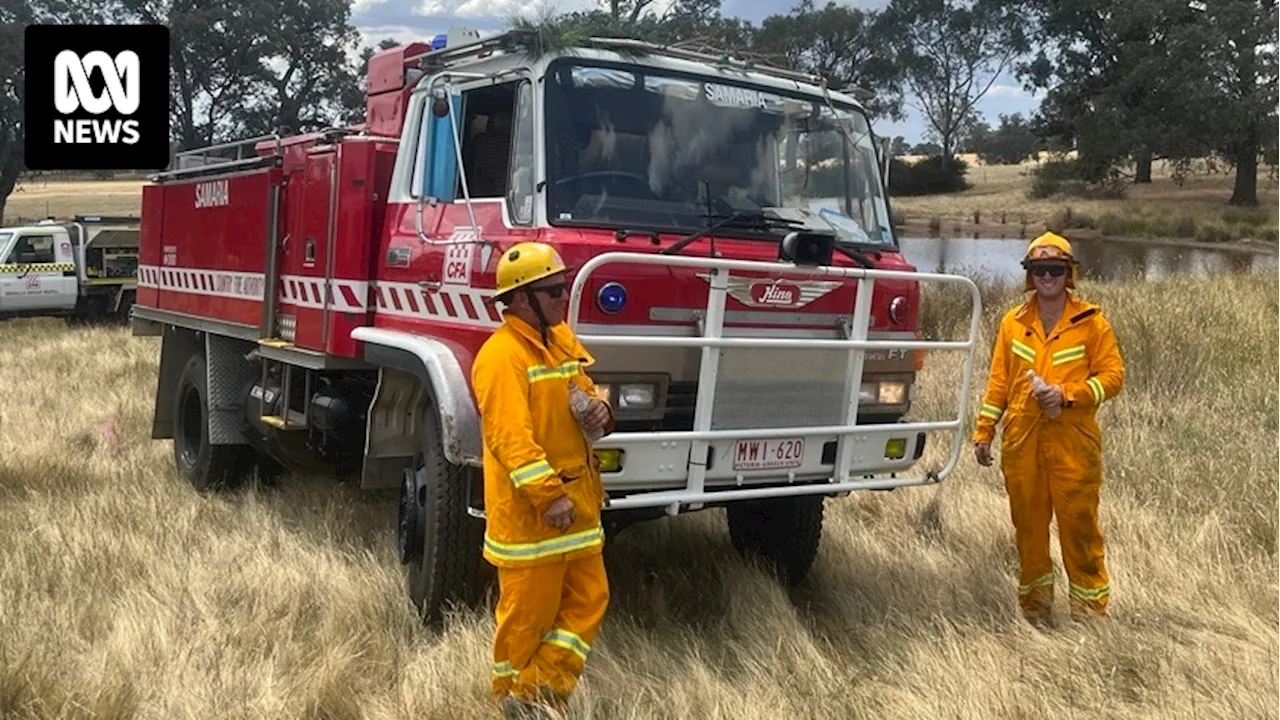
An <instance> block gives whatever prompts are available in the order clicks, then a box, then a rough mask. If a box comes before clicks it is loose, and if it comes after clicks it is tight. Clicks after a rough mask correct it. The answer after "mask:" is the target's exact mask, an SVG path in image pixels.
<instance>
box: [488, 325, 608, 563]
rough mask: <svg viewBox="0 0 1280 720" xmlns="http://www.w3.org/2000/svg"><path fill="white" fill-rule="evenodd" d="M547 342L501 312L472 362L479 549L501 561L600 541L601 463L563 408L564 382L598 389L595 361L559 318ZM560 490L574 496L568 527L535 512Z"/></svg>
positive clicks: (565, 555)
mask: <svg viewBox="0 0 1280 720" xmlns="http://www.w3.org/2000/svg"><path fill="white" fill-rule="evenodd" d="M548 340H549V342H550V345H551V346H550V347H544V346H543V345H542V337H541V336H540V334H539V333H538V331H537V330H536V329H534V328H533V327H532V326H531V325H529V324H528V323H526V322H524V321H523V320H521V319H519V318H517V317H515V316H514V315H511V314H510V313H507V314H505V322H504V323H503V324H502V325H501V326H500V327H499V328H498V329H497V330H496V331H495V332H494V333H493V335H492V336H490V337H489V339H488V340H486V341H485V343H484V345H483V346H481V348H480V352H479V353H477V354H476V357H475V361H474V363H473V364H472V370H471V382H472V389H473V391H474V393H475V397H476V402H477V405H478V407H479V411H480V422H481V429H482V432H483V435H484V505H485V515H486V517H487V520H486V523H485V537H484V557H485V558H486V559H487V560H488V561H489V562H490V563H492V564H494V565H496V566H498V567H530V566H534V565H541V564H545V563H549V562H554V561H559V560H569V559H572V558H574V557H578V556H582V555H587V554H591V553H598V552H601V550H602V548H603V545H604V531H603V529H602V527H601V525H600V510H601V507H602V506H603V504H604V485H603V483H602V482H601V479H600V463H599V461H598V460H597V459H596V457H595V453H594V452H593V450H592V448H591V447H590V445H589V443H588V442H587V439H586V437H584V436H583V434H582V428H581V426H580V425H579V424H578V420H577V418H576V417H574V415H573V412H572V410H571V409H570V406H569V384H570V382H573V383H576V384H577V386H578V387H580V388H582V389H583V390H585V391H586V392H587V393H588V394H589V395H591V396H592V397H598V394H597V393H596V387H595V383H593V382H592V381H591V378H590V377H588V376H587V374H586V372H585V368H587V367H590V366H591V365H592V364H594V362H595V359H594V358H592V357H591V355H590V353H588V352H587V351H586V349H585V348H584V347H583V346H582V344H581V343H580V342H579V341H578V339H577V337H576V336H575V335H574V334H573V331H572V330H571V329H570V328H569V326H568V325H567V324H565V323H561V324H560V325H557V326H556V327H554V328H552V329H551V330H550V331H549V332H548ZM612 426H613V420H612V413H611V416H610V421H609V426H608V427H607V428H606V429H607V430H609V431H612V429H613V428H612ZM561 495H567V496H568V497H569V498H570V499H571V500H572V501H573V509H574V521H573V525H572V526H570V528H569V530H568V531H567V532H561V531H560V530H558V529H556V528H554V527H552V526H550V525H548V524H546V522H544V521H543V519H542V515H543V513H544V512H546V510H547V508H548V507H550V506H551V503H552V502H553V501H554V500H555V499H556V498H558V497H560V496H561Z"/></svg>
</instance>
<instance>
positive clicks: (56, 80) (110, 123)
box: [53, 50, 142, 145]
mask: <svg viewBox="0 0 1280 720" xmlns="http://www.w3.org/2000/svg"><path fill="white" fill-rule="evenodd" d="M94 70H97V71H99V72H101V73H102V77H103V79H104V80H105V81H106V87H105V88H103V91H102V93H101V94H98V93H95V92H94V91H93V86H92V85H90V84H89V76H90V74H91V73H92V72H93V71H94ZM141 72H142V70H141V68H140V67H139V61H138V54H137V53H135V52H133V51H132V50H123V51H121V52H120V53H119V54H117V55H116V56H115V59H114V60H113V59H112V58H111V56H110V55H108V54H106V53H105V52H103V51H101V50H94V51H92V52H89V53H87V54H85V55H84V56H83V57H81V56H80V55H78V54H76V53H75V52H72V51H71V50H63V51H62V52H60V53H58V55H57V57H55V58H54V59H53V102H54V107H56V108H57V110H58V112H60V113H62V114H63V115H71V114H73V113H75V112H76V111H77V110H80V109H83V110H84V111H85V112H88V113H91V114H93V115H101V114H103V113H105V112H106V111H108V110H111V109H113V108H114V109H115V111H116V112H117V113H119V114H121V115H132V114H134V113H135V112H137V110H138V105H139V104H140V103H141V97H140V93H139V89H140V87H141ZM138 140H139V135H138V121H137V120H123V119H118V118H117V119H114V120H100V119H83V118H82V119H77V120H69V119H60V120H55V121H54V130H53V141H54V142H56V143H78V144H86V143H92V144H101V143H119V142H123V143H125V144H128V145H133V144H135V143H137V142H138Z"/></svg>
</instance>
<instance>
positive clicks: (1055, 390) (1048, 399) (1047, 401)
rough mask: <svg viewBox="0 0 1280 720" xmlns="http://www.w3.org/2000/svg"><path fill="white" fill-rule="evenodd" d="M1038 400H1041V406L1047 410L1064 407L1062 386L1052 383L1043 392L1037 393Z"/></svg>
mask: <svg viewBox="0 0 1280 720" xmlns="http://www.w3.org/2000/svg"><path fill="white" fill-rule="evenodd" d="M1035 396H1036V400H1039V401H1040V407H1042V408H1044V409H1045V410H1054V409H1057V408H1060V407H1062V399H1063V398H1062V386H1061V385H1050V386H1049V387H1046V388H1045V389H1044V390H1042V391H1041V392H1038V393H1035Z"/></svg>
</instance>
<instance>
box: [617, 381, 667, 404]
mask: <svg viewBox="0 0 1280 720" xmlns="http://www.w3.org/2000/svg"><path fill="white" fill-rule="evenodd" d="M657 394H658V393H657V388H656V387H654V386H653V384H652V383H628V384H626V385H622V386H621V387H620V388H619V389H618V407H619V408H621V409H623V410H652V409H653V408H654V400H655V398H656V396H657Z"/></svg>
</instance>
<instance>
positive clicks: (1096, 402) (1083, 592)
mask: <svg viewBox="0 0 1280 720" xmlns="http://www.w3.org/2000/svg"><path fill="white" fill-rule="evenodd" d="M1022 264H1023V267H1025V268H1026V270H1027V279H1026V285H1025V289H1026V291H1027V300H1026V301H1025V302H1024V303H1022V304H1021V305H1019V306H1018V307H1015V308H1013V309H1011V310H1009V311H1008V312H1007V313H1006V314H1005V315H1004V317H1003V318H1002V319H1001V322H1000V326H999V329H998V331H997V334H996V339H995V343H994V347H993V349H992V355H991V372H990V377H989V378H988V380H987V387H986V392H985V394H984V396H983V399H982V404H981V407H980V408H979V411H978V418H977V427H976V428H975V430H974V434H973V441H974V443H975V445H974V454H975V456H976V458H977V460H978V462H979V463H980V464H981V465H983V466H990V465H991V464H992V459H991V442H992V439H993V437H994V435H995V429H996V426H997V424H999V423H1001V421H1003V429H1002V433H1003V435H1002V442H1001V458H1000V469H1001V471H1002V472H1003V474H1004V479H1005V488H1006V489H1007V491H1008V494H1009V506H1010V511H1011V515H1012V519H1013V525H1014V529H1015V533H1016V537H1017V544H1018V558H1019V561H1020V565H1021V572H1020V578H1019V586H1018V604H1019V607H1020V608H1021V610H1022V613H1023V615H1024V616H1025V617H1026V618H1027V620H1028V621H1030V622H1031V623H1032V624H1034V625H1036V626H1037V627H1045V626H1046V625H1047V624H1048V623H1049V621H1050V620H1051V617H1052V612H1053V586H1054V573H1053V563H1052V561H1051V560H1050V558H1049V521H1050V518H1051V517H1052V516H1054V515H1055V514H1056V515H1057V518H1058V539H1059V543H1060V546H1061V548H1062V557H1063V564H1064V565H1065V566H1066V572H1067V580H1068V585H1069V591H1068V597H1069V599H1070V605H1069V607H1070V611H1071V615H1072V617H1073V618H1085V617H1090V616H1105V615H1106V614H1107V601H1108V598H1109V597H1110V594H1111V585H1110V582H1109V579H1108V575H1107V567H1106V563H1105V561H1104V557H1103V555H1104V554H1103V538H1102V530H1101V528H1100V527H1099V525H1098V494H1099V489H1100V488H1101V485H1102V433H1101V430H1100V428H1099V426H1098V421H1097V417H1096V416H1097V412H1098V409H1099V407H1101V406H1102V404H1103V403H1104V402H1106V401H1108V400H1111V399H1112V398H1114V397H1116V395H1118V394H1119V393H1120V390H1121V388H1122V387H1123V385H1124V378H1125V365H1124V360H1123V359H1122V358H1121V356H1120V350H1119V347H1118V346H1117V343H1116V337H1115V333H1114V331H1113V330H1112V327H1111V324H1110V323H1109V322H1108V321H1107V318H1106V316H1105V314H1104V313H1103V312H1102V309H1101V308H1100V307H1099V306H1098V305H1095V304H1092V303H1089V302H1086V301H1084V300H1082V299H1081V298H1080V297H1079V296H1078V295H1077V294H1076V293H1075V279H1076V270H1077V267H1078V264H1077V262H1076V259H1075V256H1074V254H1073V253H1072V250H1071V244H1070V243H1069V242H1068V241H1067V240H1066V238H1063V237H1061V236H1059V235H1056V234H1054V233H1045V234H1043V235H1041V236H1040V237H1038V238H1036V239H1034V240H1032V241H1031V243H1030V245H1029V246H1028V247H1027V252H1026V254H1025V256H1024V257H1023V260H1022ZM1028 371H1034V373H1035V375H1036V376H1038V378H1037V377H1031V376H1029V375H1028ZM1037 379H1039V380H1040V381H1041V383H1036V382H1035V381H1036V380H1037ZM1037 387H1038V388H1039V389H1038V390H1037Z"/></svg>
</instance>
